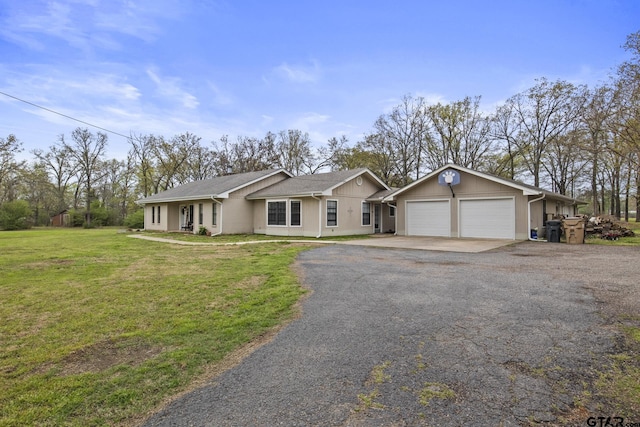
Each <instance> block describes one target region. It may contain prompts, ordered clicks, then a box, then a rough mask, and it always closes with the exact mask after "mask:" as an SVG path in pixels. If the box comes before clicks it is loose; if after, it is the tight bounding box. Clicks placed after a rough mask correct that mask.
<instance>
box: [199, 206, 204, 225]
mask: <svg viewBox="0 0 640 427" xmlns="http://www.w3.org/2000/svg"><path fill="white" fill-rule="evenodd" d="M203 221H204V206H203V205H202V203H198V224H199V225H202V224H204V222H203Z"/></svg>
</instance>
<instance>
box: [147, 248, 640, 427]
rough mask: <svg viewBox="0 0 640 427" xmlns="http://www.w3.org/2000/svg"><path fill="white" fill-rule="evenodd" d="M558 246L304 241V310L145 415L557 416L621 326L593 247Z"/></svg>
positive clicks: (204, 420)
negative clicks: (600, 299) (470, 249)
mask: <svg viewBox="0 0 640 427" xmlns="http://www.w3.org/2000/svg"><path fill="white" fill-rule="evenodd" d="M550 245H551V246H548V245H547V244H534V243H523V244H518V245H511V246H506V247H503V248H499V249H495V250H493V251H488V252H482V253H472V254H469V253H454V252H439V251H417V250H402V251H398V250H390V249H380V248H372V247H366V246H352V245H331V246H323V247H319V248H316V249H313V250H310V251H307V252H304V253H302V254H301V255H300V258H299V261H298V268H299V269H300V271H301V275H302V278H303V281H304V283H305V284H306V285H307V286H308V287H309V288H310V289H311V290H312V292H311V293H310V295H309V296H308V297H307V298H306V300H305V301H304V303H303V307H302V316H301V318H299V319H298V320H295V321H294V322H292V323H291V324H290V325H288V326H287V327H286V328H285V329H284V330H282V331H281V332H280V333H279V334H278V335H277V336H276V337H275V339H274V340H273V341H271V342H270V343H268V344H266V345H265V346H263V347H261V348H259V349H258V350H256V351H255V352H253V353H252V354H251V355H250V356H248V357H247V358H246V359H245V360H244V361H243V362H242V363H241V364H239V365H238V366H236V367H235V368H232V369H230V370H228V371H226V372H224V373H223V374H221V375H220V376H218V377H216V378H214V379H212V381H211V383H210V384H209V385H207V386H205V387H202V388H200V389H198V390H196V391H194V392H192V393H189V394H187V395H185V396H183V397H181V398H179V399H177V400H175V401H174V402H172V403H171V404H169V405H168V406H167V407H166V408H165V409H164V410H162V411H161V412H159V413H158V414H156V415H155V416H153V417H152V418H150V419H149V420H148V421H147V423H146V425H147V426H164V425H166V426H169V425H171V426H187V425H193V426H253V425H255V426H258V425H260V426H262V425H283V426H309V425H318V426H327V425H335V426H403V425H411V426H413V425H432V426H436V425H437V426H462V425H479V426H499V425H500V426H518V425H523V424H526V425H528V424H527V423H540V422H542V423H544V422H549V423H553V422H557V421H558V418H557V417H558V414H559V413H568V412H570V411H571V410H572V408H573V406H572V405H573V403H574V399H576V398H577V397H579V396H581V395H582V393H583V392H584V391H585V390H584V389H583V387H584V384H585V383H586V382H588V381H589V380H590V379H593V378H589V375H590V374H589V372H591V373H592V374H593V372H595V371H594V368H596V367H598V366H603V364H604V363H606V361H607V356H606V355H607V353H608V352H609V351H611V349H612V332H611V331H610V329H607V328H605V327H603V325H602V319H601V318H600V317H599V316H598V314H597V311H596V308H595V304H594V300H593V298H592V297H591V296H590V295H589V293H588V291H586V290H585V285H588V284H589V283H588V281H589V280H591V279H594V280H596V279H597V278H596V277H595V275H592V276H593V277H591V278H590V277H580V276H577V274H576V272H579V271H581V269H582V268H583V266H582V265H581V263H582V260H581V258H580V256H581V257H583V258H584V253H583V251H584V250H589V251H593V250H594V249H593V248H586V247H584V248H580V249H576V248H569V247H568V245H553V244H550ZM560 246H563V247H566V248H568V249H567V250H568V251H569V252H565V251H564V250H563V252H557V253H554V254H553V255H552V256H549V255H548V254H547V252H548V249H549V248H552V247H553V248H554V250H556V251H559V249H557V248H559V247H560ZM616 249H619V248H616ZM579 250H580V252H578V251H579ZM597 250H599V249H597ZM604 250H608V249H604ZM578 255H580V256H578ZM592 256H594V257H597V256H599V255H598V254H597V253H594V254H593V255H592ZM616 256H618V257H621V256H622V257H624V256H628V257H629V259H630V260H632V259H635V257H637V253H634V254H631V255H625V253H624V252H623V253H622V255H621V253H620V252H619V251H618V252H616ZM628 264H629V265H633V262H629V263H628ZM623 274H624V273H623ZM609 277H612V276H611V275H610V274H609Z"/></svg>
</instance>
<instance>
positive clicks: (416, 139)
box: [364, 95, 428, 185]
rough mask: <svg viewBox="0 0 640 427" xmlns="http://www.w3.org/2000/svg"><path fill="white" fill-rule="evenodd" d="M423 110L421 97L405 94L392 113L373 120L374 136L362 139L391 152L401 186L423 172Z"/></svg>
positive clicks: (388, 152) (425, 134)
mask: <svg viewBox="0 0 640 427" xmlns="http://www.w3.org/2000/svg"><path fill="white" fill-rule="evenodd" d="M425 109H426V106H425V102H424V99H423V98H415V99H414V98H412V97H411V96H409V95H406V96H405V97H404V98H403V99H402V102H401V103H400V104H399V105H397V106H396V107H394V109H393V110H392V111H391V113H389V114H384V115H382V116H380V117H379V118H378V119H377V120H376V122H375V124H374V129H375V132H374V134H373V135H375V136H373V135H372V136H371V137H370V138H367V139H365V141H364V144H365V146H378V147H381V148H384V150H382V151H381V153H385V154H384V155H390V154H392V155H393V165H394V169H395V170H394V174H395V175H396V176H398V177H399V179H400V182H399V184H401V185H406V184H408V183H409V182H411V181H413V180H415V179H418V178H419V177H420V174H421V173H422V172H423V167H424V165H423V160H424V141H425V140H426V139H427V137H428V133H427V129H428V124H427V116H426V112H425ZM372 143H373V144H372ZM374 151H375V150H374ZM385 159H386V158H385Z"/></svg>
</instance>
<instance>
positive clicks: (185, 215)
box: [180, 205, 193, 231]
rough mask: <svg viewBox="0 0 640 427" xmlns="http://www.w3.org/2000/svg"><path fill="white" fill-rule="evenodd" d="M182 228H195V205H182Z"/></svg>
mask: <svg viewBox="0 0 640 427" xmlns="http://www.w3.org/2000/svg"><path fill="white" fill-rule="evenodd" d="M180 229H181V230H185V231H186V230H189V231H191V230H193V205H189V206H186V205H182V206H180Z"/></svg>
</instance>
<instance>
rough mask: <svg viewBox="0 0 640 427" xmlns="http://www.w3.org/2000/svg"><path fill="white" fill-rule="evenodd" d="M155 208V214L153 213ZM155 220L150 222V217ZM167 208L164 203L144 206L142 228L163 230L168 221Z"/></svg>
mask: <svg viewBox="0 0 640 427" xmlns="http://www.w3.org/2000/svg"><path fill="white" fill-rule="evenodd" d="M158 208H160V222H158ZM154 210H155V214H154V213H153V212H154ZM154 216H155V221H154V222H151V221H152V219H154ZM168 217H169V215H168V208H167V204H166V203H155V204H153V205H146V206H145V207H144V228H145V230H153V231H165V230H166V229H167V224H168V221H169V218H168Z"/></svg>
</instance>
